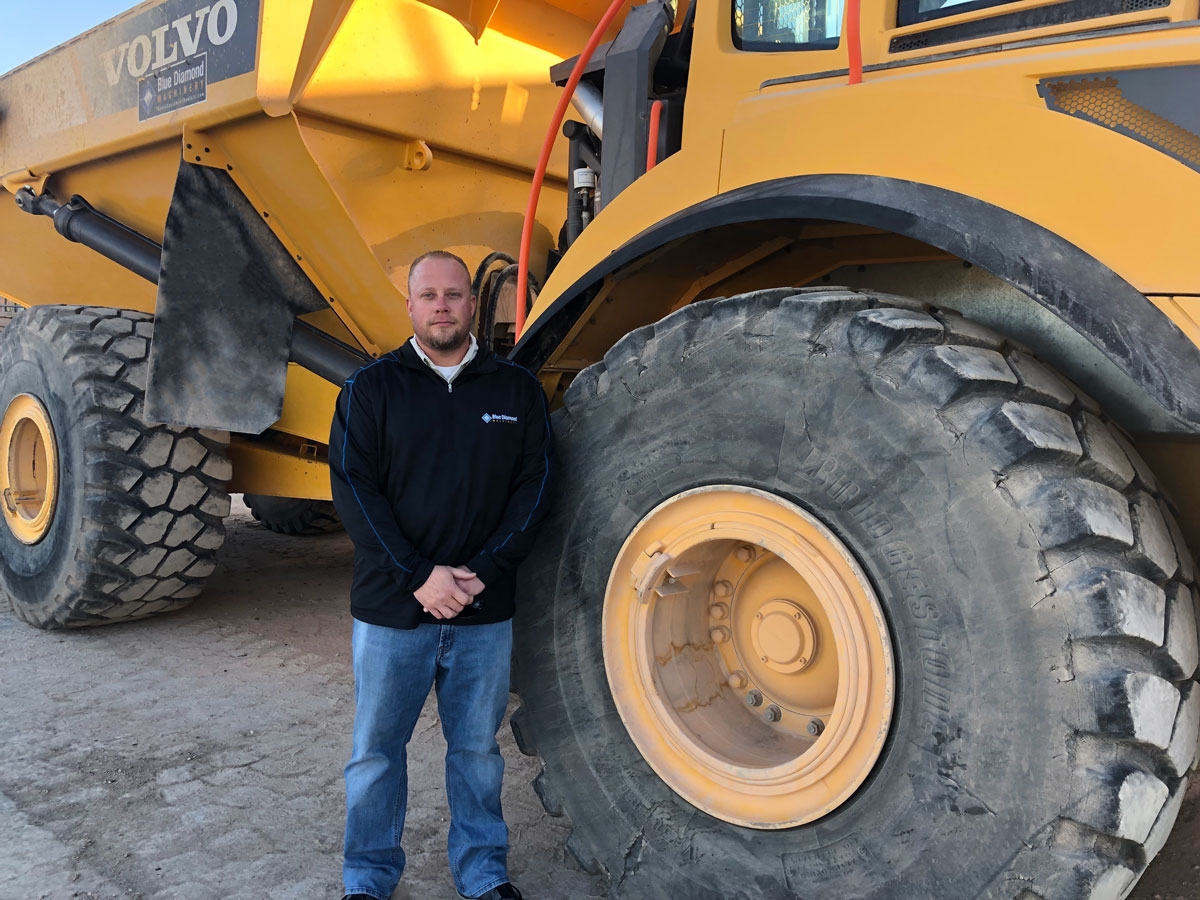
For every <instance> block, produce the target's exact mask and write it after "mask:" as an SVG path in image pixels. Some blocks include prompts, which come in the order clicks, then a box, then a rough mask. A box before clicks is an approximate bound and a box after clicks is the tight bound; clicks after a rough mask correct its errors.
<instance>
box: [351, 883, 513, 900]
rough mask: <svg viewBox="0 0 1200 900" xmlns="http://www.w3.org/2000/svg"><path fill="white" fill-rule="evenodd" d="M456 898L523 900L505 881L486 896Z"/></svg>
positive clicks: (468, 899) (467, 899) (462, 895)
mask: <svg viewBox="0 0 1200 900" xmlns="http://www.w3.org/2000/svg"><path fill="white" fill-rule="evenodd" d="M458 896H460V897H462V898H463V900H524V898H523V897H522V896H521V892H520V891H518V890H517V889H516V888H515V887H513V886H512V885H511V884H509V883H508V882H507V881H506V882H504V884H502V885H500V886H499V887H494V888H492V889H491V890H490V891H488V892H487V893H486V894H480V895H479V896H478V897H468V896H467V895H466V894H459V895H458ZM352 900H353V898H352Z"/></svg>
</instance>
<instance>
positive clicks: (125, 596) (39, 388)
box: [0, 306, 232, 628]
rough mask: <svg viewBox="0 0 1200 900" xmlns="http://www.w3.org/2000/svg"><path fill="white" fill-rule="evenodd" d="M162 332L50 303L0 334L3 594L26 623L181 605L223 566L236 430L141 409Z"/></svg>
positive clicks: (134, 317) (139, 319) (111, 314)
mask: <svg viewBox="0 0 1200 900" xmlns="http://www.w3.org/2000/svg"><path fill="white" fill-rule="evenodd" d="M152 330H153V321H152V319H151V317H150V316H147V315H145V314H143V313H139V312H133V311H129V310H116V309H98V308H86V307H61V306H42V307H34V308H31V309H28V310H25V311H23V312H21V313H19V314H18V315H17V316H16V317H15V318H14V319H13V321H12V324H10V325H9V326H8V328H7V329H5V331H4V333H3V335H0V416H3V420H2V421H3V424H2V426H0V481H2V482H3V483H2V484H0V487H2V488H3V491H4V495H3V501H2V502H3V506H2V507H0V513H2V515H0V520H2V524H0V558H2V559H3V563H2V564H0V593H3V595H4V596H5V597H6V598H7V600H8V601H9V602H10V603H11V605H12V608H13V610H14V611H15V612H16V614H17V615H18V616H20V617H21V618H22V619H24V620H25V621H26V622H29V623H30V624H33V625H36V626H38V627H41V628H63V627H68V626H84V625H101V624H106V623H110V622H116V621H121V620H125V619H133V618H140V617H142V616H148V615H152V614H154V613H160V612H167V611H170V610H175V609H179V608H181V607H183V606H185V605H186V604H187V603H188V602H190V601H191V599H192V598H193V597H195V596H196V595H197V594H199V593H200V590H201V587H202V585H203V583H204V581H205V579H206V578H207V577H208V575H209V574H210V573H211V572H212V571H213V568H214V567H215V565H216V553H217V550H218V549H219V548H220V546H221V544H222V542H223V541H224V539H225V530H224V525H223V522H222V520H223V519H224V517H225V516H227V515H228V514H229V494H228V493H227V492H226V490H225V485H226V482H227V481H228V480H229V478H230V475H231V473H232V468H231V465H230V462H229V459H228V457H227V455H226V448H227V446H228V442H229V436H228V434H227V433H226V432H221V431H208V430H199V429H195V428H180V427H174V426H167V425H149V424H147V423H145V422H144V421H143V420H142V418H141V415H142V409H143V399H144V392H145V384H146V370H147V360H148V356H149V350H150V337H151V333H152Z"/></svg>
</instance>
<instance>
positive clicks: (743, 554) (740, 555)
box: [733, 544, 754, 562]
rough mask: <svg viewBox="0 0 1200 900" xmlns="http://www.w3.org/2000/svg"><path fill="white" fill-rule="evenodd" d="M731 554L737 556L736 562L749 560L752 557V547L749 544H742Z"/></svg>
mask: <svg viewBox="0 0 1200 900" xmlns="http://www.w3.org/2000/svg"><path fill="white" fill-rule="evenodd" d="M733 555H734V556H735V557H736V558H737V560H738V562H750V560H752V559H754V548H753V547H751V546H750V545H749V544H743V545H742V546H741V547H738V548H737V550H735V551H734V552H733Z"/></svg>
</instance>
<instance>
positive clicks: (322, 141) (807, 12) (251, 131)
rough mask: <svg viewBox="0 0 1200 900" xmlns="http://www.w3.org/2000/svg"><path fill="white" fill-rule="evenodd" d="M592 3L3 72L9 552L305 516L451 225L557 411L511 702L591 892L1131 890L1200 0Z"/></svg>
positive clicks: (1175, 515) (1191, 384) (1194, 119)
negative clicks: (350, 410) (565, 106)
mask: <svg viewBox="0 0 1200 900" xmlns="http://www.w3.org/2000/svg"><path fill="white" fill-rule="evenodd" d="M608 11H610V4H609V3H607V2H599V0H585V2H577V3H567V2H562V0H490V2H478V0H436V2H434V0H431V2H425V3H422V2H417V0H286V2H285V0H215V2H213V0H148V2H145V3H143V4H141V5H140V6H138V7H135V8H134V9H132V10H130V11H129V12H128V13H126V14H124V15H122V16H119V17H117V18H116V19H113V20H112V21H110V22H108V23H105V24H104V25H102V26H100V27H98V28H97V29H94V30H93V31H90V32H88V33H87V34H84V35H82V36H80V37H79V38H76V39H75V40H74V41H71V42H69V43H67V44H65V45H63V46H62V47H60V48H58V49H56V50H54V51H51V52H50V53H48V54H46V55H44V56H42V57H39V58H38V59H35V60H33V61H31V62H29V63H27V64H26V65H24V66H22V67H20V68H18V69H16V70H14V71H13V72H10V73H8V74H7V75H5V76H3V77H2V78H0V186H3V188H4V189H5V191H7V192H8V193H10V194H11V195H12V199H13V200H14V202H12V203H9V204H0V248H2V249H3V252H2V253H0V295H3V297H4V298H6V302H7V303H8V304H10V305H12V306H13V307H14V308H18V311H17V312H16V314H15V315H14V316H13V317H12V321H11V323H10V324H7V326H6V327H4V329H3V333H2V334H0V415H2V419H0V491H2V502H0V522H2V523H3V524H0V556H2V558H3V562H2V563H0V592H2V593H3V594H4V595H5V596H6V597H7V598H8V599H9V601H10V602H11V604H12V606H13V608H14V610H15V611H16V613H17V614H18V615H19V616H21V617H22V618H24V619H25V620H27V621H29V622H31V623H32V624H34V625H37V626H40V627H47V628H57V627H65V626H79V625H93V624H102V623H104V622H108V621H117V620H123V619H129V618H136V617H139V616H144V615H150V614H154V613H160V612H165V611H169V610H172V609H177V608H179V607H180V606H182V605H184V604H185V603H187V602H189V601H190V599H191V598H193V597H194V596H195V595H196V594H198V593H199V592H200V590H201V587H202V584H203V581H204V579H205V578H206V577H207V575H208V574H209V573H210V572H211V571H212V570H213V568H214V566H215V564H216V559H217V552H218V550H219V548H220V545H221V542H222V540H223V535H224V531H223V525H222V519H223V518H224V516H226V515H227V514H228V510H229V493H230V492H242V493H245V494H246V495H247V498H248V501H249V502H250V503H251V505H252V507H253V508H254V509H255V511H256V514H257V515H259V517H260V518H261V519H263V521H264V522H265V523H266V524H268V525H269V526H271V527H275V528H277V529H279V530H284V531H292V532H297V533H302V532H306V531H315V530H325V529H327V528H329V527H331V526H332V525H333V524H334V522H335V519H334V517H333V513H332V510H331V508H330V507H329V504H328V500H329V497H330V493H329V482H328V470H327V464H326V461H327V459H328V454H329V453H330V452H331V451H330V448H329V446H328V436H327V435H328V430H329V421H330V417H331V412H332V407H333V403H334V401H335V398H336V396H337V392H338V389H339V387H340V384H341V381H342V380H343V379H344V378H345V377H346V376H348V375H349V374H350V373H352V372H353V371H354V370H355V369H356V368H357V367H358V366H359V365H361V364H362V363H363V362H364V361H365V360H369V359H371V358H373V357H378V356H380V355H382V354H384V353H386V352H387V351H388V350H390V349H391V348H393V347H395V346H397V345H399V344H400V343H401V342H403V341H404V340H406V339H407V338H408V337H409V336H410V334H411V332H410V329H409V328H408V323H407V321H406V317H405V315H404V312H403V300H404V294H403V291H404V285H405V275H406V274H407V264H408V261H409V260H411V259H412V258H414V257H415V256H417V255H418V254H420V253H421V252H424V251H425V250H428V249H433V248H447V249H450V250H453V251H455V252H457V253H459V254H461V255H462V256H463V257H464V258H466V259H467V260H468V262H469V263H470V264H471V265H472V266H477V270H476V277H475V288H476V290H477V292H478V293H479V295H480V307H481V313H480V321H479V323H478V328H477V333H478V336H479V338H480V340H481V341H482V342H483V343H485V344H486V345H487V346H490V347H493V348H495V349H498V350H500V351H501V352H506V353H509V354H510V356H511V358H513V359H514V360H516V361H517V362H520V363H522V364H523V365H526V366H527V367H529V368H530V369H531V370H532V371H535V372H536V373H537V374H538V376H539V377H540V379H541V381H542V383H543V385H544V387H545V389H546V391H547V394H548V396H550V398H551V400H552V403H553V406H554V407H555V409H556V410H557V411H556V413H555V428H556V436H557V441H558V446H559V449H560V455H559V479H558V480H559V488H558V490H557V496H556V497H555V499H554V503H555V512H554V513H553V515H552V517H551V521H550V523H549V524H548V525H547V526H546V528H545V530H544V532H543V535H542V536H541V537H540V538H539V543H538V547H537V549H536V550H535V552H534V555H533V558H532V559H530V560H529V562H528V563H527V564H526V566H525V568H524V570H523V575H522V595H521V597H522V599H521V609H520V611H519V613H518V619H517V650H516V656H515V661H516V669H515V672H516V674H515V682H516V688H517V690H518V691H519V693H520V695H521V699H522V707H521V710H520V712H519V713H518V714H516V715H515V716H514V719H513V728H514V731H515V732H516V735H517V738H518V742H519V744H520V746H521V747H522V749H523V750H525V751H526V752H529V753H536V754H538V755H539V756H540V757H541V759H542V761H543V763H544V771H543V774H542V775H540V776H539V778H538V779H537V781H536V782H535V788H536V789H537V791H538V793H539V796H540V797H541V798H542V800H543V802H544V804H545V806H546V808H547V810H548V811H549V812H550V813H552V814H555V815H563V814H565V815H567V816H569V817H570V819H571V822H572V826H573V831H572V837H571V840H570V842H569V845H570V847H571V849H572V852H573V853H574V855H575V857H576V858H577V859H578V860H579V861H580V863H581V864H582V865H584V866H585V867H586V868H588V869H589V870H590V871H593V872H595V873H598V874H602V875H604V876H605V877H606V878H607V879H608V883H609V886H610V891H611V894H612V895H613V896H614V897H630V898H657V897H662V896H667V895H673V894H674V893H676V892H679V891H687V892H688V893H689V894H690V895H692V896H695V897H697V898H730V897H745V898H783V897H795V898H800V897H812V896H818V895H824V894H826V893H835V892H836V893H837V894H838V895H839V896H843V897H846V898H855V900H868V898H874V900H878V898H889V900H918V898H920V900H960V898H965V897H972V898H974V897H991V898H1005V900H1085V898H1087V900H1100V898H1122V897H1124V896H1127V895H1128V893H1129V892H1130V891H1131V890H1132V889H1133V886H1134V884H1135V883H1136V880H1137V878H1138V877H1139V876H1140V875H1141V873H1142V872H1143V871H1144V869H1145V867H1146V866H1147V865H1148V864H1149V863H1150V861H1151V860H1152V859H1153V857H1154V856H1155V854H1156V853H1157V852H1158V850H1159V849H1160V848H1161V847H1162V845H1163V843H1164V841H1165V840H1166V837H1167V834H1168V833H1169V831H1170V829H1171V827H1172V825H1173V823H1174V821H1175V819H1176V817H1177V815H1178V813H1179V810H1180V807H1181V805H1182V804H1183V801H1184V795H1185V792H1186V790H1187V785H1188V779H1189V774H1190V772H1191V771H1192V767H1193V762H1194V759H1195V755H1196V754H1195V751H1196V745H1197V735H1198V733H1200V691H1198V690H1197V689H1196V686H1195V681H1194V676H1195V674H1196V669H1197V662H1198V657H1200V651H1198V644H1200V640H1198V636H1197V625H1196V616H1195V559H1194V556H1193V554H1192V552H1191V551H1190V550H1189V549H1188V545H1189V542H1190V544H1191V545H1192V546H1196V544H1197V541H1200V518H1197V514H1196V509H1197V504H1198V502H1200V488H1198V487H1197V484H1198V481H1197V479H1196V475H1195V473H1196V462H1197V458H1198V457H1197V452H1196V443H1195V441H1196V435H1197V433H1198V431H1200V365H1198V363H1200V349H1198V346H1197V345H1198V344H1200V270H1197V267H1196V265H1195V259H1196V252H1195V249H1194V246H1193V245H1194V243H1195V233H1196V231H1195V221H1196V212H1195V211H1196V210H1197V209H1198V208H1200V114H1197V113H1196V110H1195V104H1194V102H1192V97H1193V96H1194V90H1193V82H1194V81H1195V79H1196V77H1197V75H1198V74H1200V22H1198V21H1197V16H1198V14H1200V8H1198V6H1197V0H968V2H961V3H953V2H951V3H948V4H943V3H941V2H937V0H805V2H797V0H753V2H750V0H696V2H693V3H675V2H668V0H655V2H651V3H647V4H645V5H642V6H636V7H632V8H630V9H622V10H621V11H620V14H619V15H618V16H617V17H616V18H615V19H613V20H611V25H609V26H608V27H607V28H604V27H602V26H603V23H604V22H605V21H607V20H606V19H605V16H606V13H607V12H608ZM598 30H599V31H600V32H601V33H597V31H598ZM593 37H595V39H596V40H597V41H599V42H600V45H599V49H598V50H597V51H596V52H595V53H593V54H590V55H588V56H587V57H586V58H582V56H583V54H582V50H583V48H584V47H585V45H587V44H588V42H589V39H591V38H593ZM572 57H576V58H574V59H573V58H572ZM564 60H565V61H564ZM572 73H575V74H576V75H578V76H579V77H580V84H579V87H578V89H577V90H576V93H575V96H574V102H575V104H576V107H577V109H578V113H579V115H578V117H577V118H576V119H573V120H572V121H570V122H568V123H566V125H565V126H564V127H563V128H562V130H561V133H560V132H559V130H558V123H556V122H554V123H552V122H551V119H552V111H553V110H554V108H555V106H556V104H558V103H559V101H560V99H561V97H562V85H564V84H566V83H567V82H568V81H569V80H571V76H572ZM548 126H549V127H550V128H551V129H552V131H551V133H550V136H551V138H552V139H553V138H554V136H555V135H558V137H557V140H553V142H552V143H548V142H547V139H546V130H547V127H548ZM543 151H546V152H549V153H550V155H549V165H548V170H547V175H546V178H545V183H544V185H543V186H542V189H541V191H540V193H537V192H535V193H534V195H533V196H534V199H533V201H532V202H533V205H532V206H529V204H530V202H531V201H530V190H531V183H534V182H536V180H537V179H536V177H535V172H534V170H535V168H536V167H535V162H536V161H537V160H538V159H539V155H540V154H541V153H542V152H543ZM527 207H528V208H529V209H532V210H534V214H533V216H532V217H531V218H530V219H529V220H528V221H529V222H530V223H531V225H532V229H531V232H530V235H531V237H530V240H529V241H528V242H523V240H522V229H523V226H524V225H525V224H526V222H527V219H526V216H525V210H526V209H527ZM47 217H48V218H50V219H51V220H52V222H46V221H43V219H44V218H47ZM525 272H529V273H530V274H531V275H532V278H531V282H530V283H531V284H532V285H533V290H532V291H531V292H530V293H529V294H528V295H525V294H522V293H521V291H520V290H519V288H518V287H517V285H519V284H520V283H521V282H522V276H523V275H524V273H525ZM527 303H531V304H532V305H531V306H527ZM4 322H5V320H4V319H0V324H4Z"/></svg>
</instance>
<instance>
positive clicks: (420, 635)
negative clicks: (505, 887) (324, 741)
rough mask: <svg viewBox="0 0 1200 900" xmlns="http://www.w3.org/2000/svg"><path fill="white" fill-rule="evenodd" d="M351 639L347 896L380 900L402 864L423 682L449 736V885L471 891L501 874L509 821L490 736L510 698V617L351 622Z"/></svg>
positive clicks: (499, 760)
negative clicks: (404, 623) (390, 624)
mask: <svg viewBox="0 0 1200 900" xmlns="http://www.w3.org/2000/svg"><path fill="white" fill-rule="evenodd" d="M352 646H353V652H354V701H355V712H354V749H353V751H352V752H351V756H350V762H349V763H348V764H347V765H346V845H345V857H344V860H343V864H342V879H343V881H344V883H345V886H346V893H348V894H367V895H369V896H371V897H377V898H379V900H387V898H388V897H390V896H391V895H392V891H393V890H395V888H396V885H397V884H398V883H399V881H400V876H401V875H402V874H403V872H404V851H403V850H401V849H400V836H401V834H402V833H403V831H404V814H405V810H406V808H407V805H408V752H407V747H408V741H409V739H410V738H411V737H412V733H413V729H414V728H415V727H416V724H417V717H418V716H420V714H421V707H422V706H423V705H424V703H425V698H426V697H427V696H428V695H429V688H430V686H431V685H433V686H436V688H437V702H438V713H439V716H440V718H441V720H442V734H443V735H445V738H446V797H447V800H448V801H449V805H450V838H449V841H448V847H447V851H448V854H449V857H450V872H451V874H452V875H453V876H454V884H455V887H457V888H458V892H459V893H460V894H463V895H465V896H468V897H477V896H479V895H480V894H484V893H486V892H487V891H490V890H491V889H492V888H494V887H496V886H497V885H501V884H503V883H504V882H506V881H508V827H507V826H506V825H505V824H504V815H503V813H502V812H501V809H500V787H501V782H502V781H503V778H504V758H503V757H502V756H501V755H500V747H499V745H498V744H497V743H496V732H497V730H499V728H500V721H501V719H503V718H504V711H505V708H506V707H507V705H508V684H509V664H510V660H511V656H512V622H497V623H494V624H491V625H418V626H417V627H416V628H415V629H413V630H411V631H408V630H404V629H400V628H386V627H383V626H381V625H368V624H367V623H365V622H360V621H358V620H357V619H356V620H355V622H354V632H353V638H352Z"/></svg>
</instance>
